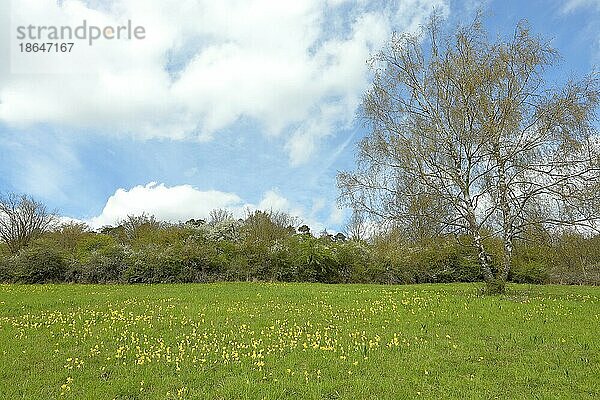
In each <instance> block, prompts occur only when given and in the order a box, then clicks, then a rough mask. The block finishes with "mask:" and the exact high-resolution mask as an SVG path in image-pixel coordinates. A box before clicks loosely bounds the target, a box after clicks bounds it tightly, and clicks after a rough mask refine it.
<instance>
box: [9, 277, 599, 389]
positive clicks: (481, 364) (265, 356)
mask: <svg viewBox="0 0 600 400" xmlns="http://www.w3.org/2000/svg"><path fill="white" fill-rule="evenodd" d="M481 287H482V286H481V285H480V284H436V285H412V286H377V285H325V284H268V283H218V284H178V285H137V286H135V285H128V286H121V285H27V286H24V285H0V394H2V397H3V399H232V398H233V399H238V398H239V399H300V398H302V399H403V398H406V399H415V398H457V399H467V398H468V399H478V398H481V399H495V398H498V399H530V398H539V399H546V398H548V399H550V398H552V399H555V398H566V399H567V398H573V399H585V398H589V399H592V398H600V339H599V336H598V335H599V331H600V329H599V328H600V287H566V286H526V285H511V286H510V287H509V290H508V292H507V293H506V294H505V295H502V296H481V295H480V294H479V293H480V289H481Z"/></svg>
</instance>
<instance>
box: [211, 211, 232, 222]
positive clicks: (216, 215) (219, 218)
mask: <svg viewBox="0 0 600 400" xmlns="http://www.w3.org/2000/svg"><path fill="white" fill-rule="evenodd" d="M208 216H209V224H211V225H216V224H218V223H221V222H225V221H231V220H233V213H232V212H231V211H229V210H226V209H224V208H217V209H214V210H211V211H210V213H209V214H208Z"/></svg>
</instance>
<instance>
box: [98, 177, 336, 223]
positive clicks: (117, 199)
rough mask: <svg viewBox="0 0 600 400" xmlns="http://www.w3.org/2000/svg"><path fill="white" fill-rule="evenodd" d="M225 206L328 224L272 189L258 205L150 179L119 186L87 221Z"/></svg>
mask: <svg viewBox="0 0 600 400" xmlns="http://www.w3.org/2000/svg"><path fill="white" fill-rule="evenodd" d="M219 208H224V209H228V210H230V211H231V212H233V214H234V216H235V217H236V218H243V217H244V216H245V215H246V212H247V211H248V210H256V209H259V210H265V211H283V212H286V213H288V214H290V215H292V216H295V217H298V218H300V220H301V221H302V222H303V223H306V224H308V225H309V226H310V227H311V228H312V229H313V231H315V232H318V231H320V230H322V229H323V228H324V227H325V225H323V223H321V222H319V221H318V220H317V219H316V218H314V215H313V213H312V212H310V213H306V212H305V211H304V209H303V208H302V207H300V206H298V205H296V204H293V203H292V202H291V201H289V200H288V199H287V198H285V197H283V196H282V195H281V194H279V193H277V192H276V191H275V190H269V191H267V192H265V193H264V195H263V197H262V199H261V200H260V201H259V202H258V205H255V204H251V203H246V202H244V201H243V200H242V199H241V198H240V197H239V196H238V195H237V194H235V193H227V192H221V191H217V190H207V191H202V190H199V189H197V188H195V187H194V186H191V185H178V186H166V185H164V184H162V183H161V184H157V183H156V182H151V183H149V184H147V185H143V186H142V185H138V186H135V187H133V188H131V189H122V188H121V189H117V190H116V191H115V193H114V194H113V195H112V196H110V198H109V199H108V200H107V202H106V205H105V206H104V209H103V210H102V213H101V214H100V215H98V216H96V217H93V218H91V219H90V220H89V221H88V223H89V224H90V226H92V227H93V228H100V227H102V226H105V225H115V224H116V223H118V222H119V221H120V220H122V219H124V218H125V217H127V215H140V214H142V213H146V214H149V215H154V216H155V217H156V218H157V219H159V220H163V221H171V222H178V221H187V220H188V219H190V218H195V219H197V218H205V219H206V218H208V216H209V213H210V211H211V210H214V209H219Z"/></svg>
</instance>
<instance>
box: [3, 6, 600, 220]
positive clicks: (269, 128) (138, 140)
mask: <svg viewBox="0 0 600 400" xmlns="http://www.w3.org/2000/svg"><path fill="white" fill-rule="evenodd" d="M215 3H218V5H215ZM3 7H4V8H3V9H0V12H2V13H3V16H2V18H3V20H4V21H5V22H7V21H8V22H9V23H4V24H1V25H0V26H3V27H4V29H5V31H4V32H2V35H3V36H1V37H0V38H2V39H1V40H2V43H0V51H3V52H4V54H5V55H8V57H7V56H4V57H0V63H2V64H3V65H0V137H1V139H2V140H1V141H0V192H25V193H28V194H31V195H32V196H34V197H35V198H37V199H39V200H42V201H43V202H45V203H46V204H47V205H48V206H49V207H51V208H53V209H56V210H58V211H59V213H60V214H61V215H64V216H69V217H73V218H78V219H83V220H86V221H90V222H91V223H92V224H94V225H98V226H99V225H103V224H110V223H114V222H115V220H117V219H118V218H120V217H124V216H125V215H126V214H127V213H139V212H141V211H143V210H147V211H148V212H151V213H154V214H156V215H157V216H158V217H161V218H165V219H172V220H177V219H186V218H192V217H204V216H206V214H207V213H208V211H209V210H210V208H214V207H229V208H232V209H233V210H234V211H235V212H236V213H238V214H243V210H244V209H246V208H257V207H258V208H273V209H280V210H283V211H287V212H290V213H292V214H297V215H298V216H300V217H301V218H302V219H303V220H304V221H305V222H307V223H309V224H311V225H313V227H314V229H322V228H325V227H326V228H328V229H330V230H337V229H341V227H342V226H343V224H344V218H345V217H346V216H347V214H348V212H347V210H346V211H345V210H339V209H338V208H337V207H336V198H337V189H336V183H335V176H336V173H337V171H340V170H347V169H351V168H352V166H353V158H354V150H355V145H356V142H357V141H358V140H360V138H361V137H362V136H364V135H365V134H366V133H367V131H366V129H365V128H364V127H363V126H362V123H361V122H360V121H359V120H357V119H356V117H355V116H356V111H357V107H358V106H359V103H360V97H361V95H362V93H363V92H364V90H365V89H366V88H367V87H368V84H369V79H370V75H369V71H368V69H367V68H366V66H365V60H366V58H367V57H368V55H369V54H372V53H373V52H375V51H377V50H378V49H379V48H380V47H381V46H382V45H383V43H384V42H385V40H386V39H387V38H389V35H390V33H391V31H392V30H399V31H402V30H414V29H415V28H416V27H417V26H418V25H419V24H420V23H422V22H423V21H425V19H426V18H427V16H428V14H429V12H430V11H431V9H432V8H433V7H437V8H438V9H440V10H442V12H444V13H445V15H446V18H447V21H448V24H454V23H456V22H457V21H464V20H465V19H468V18H471V17H472V15H473V13H474V12H475V10H476V9H477V8H481V9H482V10H483V11H484V13H485V15H486V19H485V22H486V25H487V27H488V29H489V30H490V32H491V33H492V34H493V35H496V34H507V33H509V32H511V31H512V30H513V29H514V27H515V25H516V23H517V22H518V21H519V20H520V19H527V20H528V21H529V23H530V25H531V28H532V30H533V31H534V32H537V33H539V34H541V35H543V36H544V37H546V38H548V39H551V40H552V43H553V45H554V46H555V47H556V48H557V49H558V50H559V51H560V53H561V55H562V57H563V60H562V62H561V64H560V65H559V66H558V67H557V68H554V69H552V70H551V71H549V76H550V77H551V78H552V79H554V80H556V81H557V82H561V81H564V80H565V79H567V78H568V77H577V76H582V75H583V74H585V73H588V72H590V71H591V70H592V69H593V68H594V67H597V66H599V65H600V1H598V0H571V1H558V0H556V1H555V0H529V1H516V0H513V1H506V0H491V1H481V2H478V1H475V0H467V1H459V0H453V1H448V0H397V1H390V2H385V1H376V2H366V1H357V2H349V1H343V0H336V1H327V2H326V1H309V0H307V1H305V2H302V1H299V2H289V3H286V2H281V1H279V2H269V1H262V0H257V1H244V2H240V1H223V2H208V1H206V2H204V1H191V0H182V1H179V0H178V1H175V2H168V1H166V2H165V1H158V0H156V1H153V0H145V1H141V0H110V1H100V0H96V1H80V0H64V1H62V2H57V1H55V0H35V1H34V0H14V1H13V2H12V5H11V6H10V7H8V6H7V5H4V6H3ZM83 18H86V19H87V20H88V21H92V23H97V24H98V25H100V26H105V25H111V24H112V25H118V24H120V23H122V22H123V21H125V20H127V19H131V20H132V21H134V22H135V23H137V24H141V25H143V26H144V27H145V28H146V31H147V32H148V37H147V38H145V39H144V40H143V41H137V42H136V41H120V42H116V41H112V42H108V41H104V42H99V43H98V44H94V46H92V48H89V47H88V46H87V45H86V44H80V43H76V50H77V51H78V52H75V53H73V54H71V55H69V56H68V57H66V56H64V55H54V56H51V57H49V58H45V59H40V58H39V57H38V58H36V57H31V58H24V59H20V60H18V61H19V63H16V62H15V59H16V58H18V57H21V56H22V55H15V54H14V51H15V50H14V46H15V39H14V36H15V35H14V32H13V30H14V28H15V24H21V23H32V24H39V25H51V24H55V25H65V24H71V25H77V24H78V23H80V22H81V20H82V19H83ZM10 46H13V48H12V50H11V49H9V48H10ZM77 46H78V48H77ZM7 53H8V54H7ZM24 72H27V73H24Z"/></svg>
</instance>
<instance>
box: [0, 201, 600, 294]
mask: <svg viewBox="0 0 600 400" xmlns="http://www.w3.org/2000/svg"><path fill="white" fill-rule="evenodd" d="M0 204H1V205H0V210H1V211H0V215H1V218H0V219H1V220H2V223H1V226H2V228H0V238H1V240H2V243H1V244H0V281H2V282H6V283H8V282H17V283H50V282H54V283H57V282H71V283H132V284H133V283H168V282H214V281H255V280H258V281H281V282H322V283H380V284H405V283H406V284H408V283H425V282H475V281H482V280H483V279H484V276H483V273H482V271H481V268H480V264H479V257H478V253H477V250H476V249H475V248H473V246H471V245H470V244H469V238H468V237H467V236H464V237H459V238H457V237H456V236H454V235H445V236H436V237H430V238H421V239H411V238H408V237H407V236H406V235H405V233H404V232H403V231H401V230H399V229H392V230H389V231H386V232H383V231H379V232H371V233H370V234H369V235H368V236H365V226H364V221H362V226H361V221H357V220H356V219H353V220H352V221H351V223H349V225H348V226H347V228H346V233H345V234H344V233H338V234H336V235H331V234H327V233H326V232H323V233H321V234H316V235H314V234H313V233H311V230H310V227H308V226H306V225H300V223H299V220H298V219H297V218H294V217H292V216H290V215H288V214H286V213H282V212H276V211H252V212H250V211H249V212H248V213H247V215H246V216H245V218H242V219H236V218H234V217H233V216H232V214H231V213H230V212H228V211H227V210H215V211H213V212H211V213H210V216H209V218H208V219H207V220H204V219H191V220H189V221H186V222H181V223H169V222H164V221H159V220H157V219H156V218H155V217H153V216H149V215H139V216H133V215H132V216H128V217H127V218H125V219H124V220H122V221H121V222H120V223H119V224H118V225H117V226H107V227H104V228H102V229H100V230H98V231H94V230H92V229H90V227H89V226H87V225H86V224H85V223H79V222H69V223H63V224H59V223H58V220H57V218H56V216H55V215H54V214H53V213H50V212H48V211H47V209H46V207H45V206H44V205H43V204H42V203H39V202H37V201H35V200H33V199H32V198H30V197H28V196H16V195H11V196H8V197H5V198H3V200H2V201H0ZM457 239H458V240H457ZM485 245H486V248H489V249H490V250H489V251H490V255H489V259H490V265H491V268H492V271H495V270H497V269H500V268H502V265H503V256H502V248H503V246H502V241H501V240H498V239H497V238H493V237H488V238H486V239H485ZM512 262H513V265H512V268H511V272H510V274H509V276H508V279H509V280H512V281H514V282H522V283H562V284H600V236H584V235H581V234H579V233H576V232H563V233H562V234H561V235H559V236H553V237H547V238H546V239H544V240H540V239H537V240H536V241H535V242H534V241H530V242H523V243H522V244H520V245H518V246H516V248H515V256H514V258H513V260H512Z"/></svg>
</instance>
